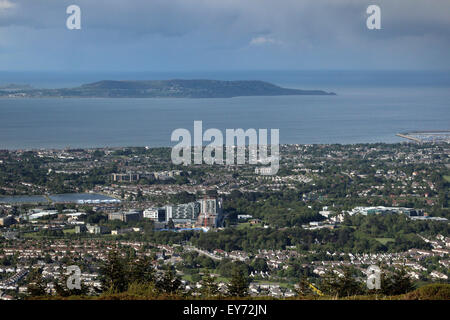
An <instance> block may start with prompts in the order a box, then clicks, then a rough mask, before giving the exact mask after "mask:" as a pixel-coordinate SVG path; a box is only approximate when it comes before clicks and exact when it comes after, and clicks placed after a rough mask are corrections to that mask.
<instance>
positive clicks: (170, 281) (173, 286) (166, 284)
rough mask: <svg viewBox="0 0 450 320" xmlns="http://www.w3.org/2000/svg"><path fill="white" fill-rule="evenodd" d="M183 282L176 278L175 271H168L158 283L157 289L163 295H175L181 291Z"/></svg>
mask: <svg viewBox="0 0 450 320" xmlns="http://www.w3.org/2000/svg"><path fill="white" fill-rule="evenodd" d="M180 286H181V280H180V279H179V278H178V277H177V276H176V274H175V271H173V270H168V271H166V272H165V273H164V276H163V277H162V279H160V280H159V281H157V282H156V288H157V289H158V290H159V291H160V292H163V293H168V294H175V293H177V292H178V291H179V289H180Z"/></svg>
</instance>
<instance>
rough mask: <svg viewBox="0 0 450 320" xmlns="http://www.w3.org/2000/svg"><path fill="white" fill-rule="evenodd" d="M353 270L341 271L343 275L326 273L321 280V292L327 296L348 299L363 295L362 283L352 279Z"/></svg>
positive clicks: (345, 269) (346, 268)
mask: <svg viewBox="0 0 450 320" xmlns="http://www.w3.org/2000/svg"><path fill="white" fill-rule="evenodd" d="M353 273H354V270H353V269H352V268H349V267H345V268H344V269H343V275H339V274H337V273H335V272H333V271H328V272H327V273H326V274H325V276H324V280H323V291H324V292H325V293H327V294H329V295H333V296H338V297H348V296H353V295H358V294H363V293H364V287H363V284H362V282H360V281H358V280H356V279H355V277H354V274H353Z"/></svg>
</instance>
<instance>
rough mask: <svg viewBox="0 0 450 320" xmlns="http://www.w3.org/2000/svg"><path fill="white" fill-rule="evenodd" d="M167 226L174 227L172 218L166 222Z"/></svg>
mask: <svg viewBox="0 0 450 320" xmlns="http://www.w3.org/2000/svg"><path fill="white" fill-rule="evenodd" d="M167 228H169V229H175V224H174V223H173V220H172V219H170V220H169V223H167Z"/></svg>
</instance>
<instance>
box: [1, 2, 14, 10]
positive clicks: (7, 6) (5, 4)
mask: <svg viewBox="0 0 450 320" xmlns="http://www.w3.org/2000/svg"><path fill="white" fill-rule="evenodd" d="M14 6H15V4H14V3H12V2H10V1H9V0H0V10H6V9H11V8H13V7H14Z"/></svg>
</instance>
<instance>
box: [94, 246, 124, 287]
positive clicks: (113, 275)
mask: <svg viewBox="0 0 450 320" xmlns="http://www.w3.org/2000/svg"><path fill="white" fill-rule="evenodd" d="M100 282H101V285H102V290H103V291H106V290H112V291H118V292H124V291H126V290H127V288H128V279H127V263H126V260H125V259H123V258H122V257H121V256H120V253H119V252H118V251H117V250H113V251H111V252H110V253H109V254H108V259H107V260H106V262H105V263H104V264H103V265H102V266H101V267H100Z"/></svg>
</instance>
